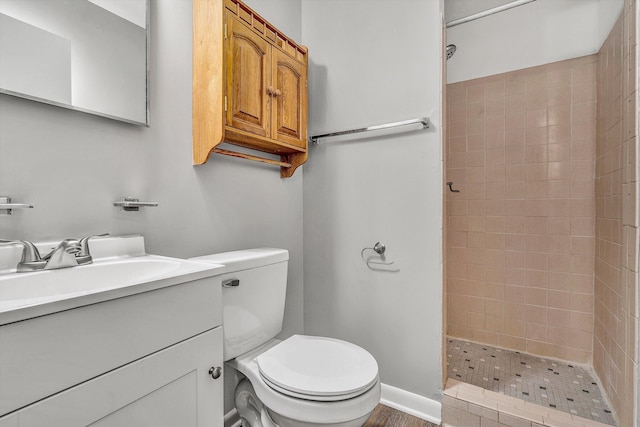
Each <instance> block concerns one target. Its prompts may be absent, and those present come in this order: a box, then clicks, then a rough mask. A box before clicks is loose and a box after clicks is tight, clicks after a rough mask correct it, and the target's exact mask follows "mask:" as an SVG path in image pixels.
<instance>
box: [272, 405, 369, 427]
mask: <svg viewBox="0 0 640 427" xmlns="http://www.w3.org/2000/svg"><path fill="white" fill-rule="evenodd" d="M267 411H268V412H269V415H270V416H271V419H273V421H275V422H276V424H277V425H278V427H362V426H363V425H364V423H366V422H367V420H368V419H369V417H370V416H371V414H373V411H371V412H369V413H368V414H366V415H364V416H362V417H360V418H358V419H355V420H351V421H346V422H343V423H331V424H318V423H307V422H304V421H299V420H292V419H291V418H287V417H285V416H282V415H280V414H277V413H275V412H273V411H271V410H269V409H267Z"/></svg>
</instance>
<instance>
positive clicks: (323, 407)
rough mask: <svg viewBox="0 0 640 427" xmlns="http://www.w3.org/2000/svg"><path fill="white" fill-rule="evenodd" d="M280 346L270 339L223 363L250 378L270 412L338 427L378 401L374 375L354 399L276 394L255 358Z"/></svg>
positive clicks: (365, 412) (367, 411)
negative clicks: (367, 386)
mask: <svg viewBox="0 0 640 427" xmlns="http://www.w3.org/2000/svg"><path fill="white" fill-rule="evenodd" d="M280 343H282V341H278V340H275V339H273V340H270V341H268V342H267V343H265V344H263V345H262V346H260V347H258V348H256V349H253V350H252V351H249V352H247V353H245V354H243V355H241V356H239V357H236V358H235V359H232V360H229V361H227V362H226V363H227V365H229V366H230V367H231V368H233V369H236V370H238V371H239V372H240V373H242V374H243V375H244V376H246V377H247V379H249V381H250V382H251V384H252V385H253V387H254V389H255V393H256V395H257V397H258V398H259V400H260V401H261V402H262V403H263V404H264V405H265V407H266V408H268V410H269V412H270V413H272V414H273V413H276V414H280V415H282V416H285V417H288V418H290V419H292V420H298V421H300V422H308V423H319V424H332V423H335V424H338V423H343V422H345V421H347V420H355V419H359V418H361V417H363V416H366V415H367V414H370V413H371V412H372V411H373V410H374V408H375V407H376V405H377V404H378V403H379V402H380V391H381V390H380V379H379V377H378V376H377V372H376V381H375V383H374V384H373V386H371V387H370V388H369V389H368V390H365V391H363V392H362V393H361V394H359V395H357V396H355V397H352V398H345V399H344V400H336V401H333V402H327V401H320V400H317V398H312V399H309V398H308V397H307V398H298V397H294V396H291V395H286V394H284V393H281V392H279V391H278V390H276V389H275V388H273V387H272V386H270V385H269V384H268V383H267V382H266V381H265V380H264V378H263V377H262V375H261V374H260V369H259V368H258V363H257V360H256V359H257V358H258V357H259V356H260V355H261V354H263V353H265V352H267V351H268V350H269V349H271V348H273V347H275V346H277V345H279V344H280ZM314 425H315V424H314Z"/></svg>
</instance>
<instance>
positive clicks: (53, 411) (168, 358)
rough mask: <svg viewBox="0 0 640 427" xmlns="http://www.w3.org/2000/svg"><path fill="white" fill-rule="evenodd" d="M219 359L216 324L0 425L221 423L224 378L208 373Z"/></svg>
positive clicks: (178, 426) (216, 426)
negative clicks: (214, 376)
mask: <svg viewBox="0 0 640 427" xmlns="http://www.w3.org/2000/svg"><path fill="white" fill-rule="evenodd" d="M222 363H223V360H222V328H221V327H218V328H216V329H213V330H211V331H208V332H205V333H202V334H200V335H198V336H196V337H194V338H191V339H188V340H186V341H183V342H182V343H180V344H176V345H174V346H172V347H169V348H167V349H165V350H162V351H159V352H157V353H154V354H152V355H150V356H147V357H145V358H143V359H140V360H138V361H136V362H133V363H130V364H128V365H125V366H123V367H121V368H119V369H116V370H114V371H111V372H109V373H107V374H104V375H102V376H99V377H97V378H94V379H93V380H90V381H87V382H85V383H83V384H81V385H78V386H76V387H74V388H71V389H69V390H66V391H64V392H61V393H58V394H56V395H54V396H51V397H50V398H48V399H44V400H42V401H40V402H38V403H35V404H33V405H31V406H28V407H26V408H24V409H22V410H19V411H17V412H14V413H13V414H10V415H7V416H5V417H2V418H0V426H2V427H5V426H11V427H14V426H15V427H41V426H47V427H86V426H92V427H222V425H223V418H224V415H223V407H222V399H223V398H222V396H223V395H222V387H223V378H222V377H220V378H218V379H213V378H212V377H211V376H210V375H209V373H208V372H209V369H210V368H211V367H214V366H222ZM34 369H37V367H34ZM46 374H47V373H46V372H43V373H42V375H46Z"/></svg>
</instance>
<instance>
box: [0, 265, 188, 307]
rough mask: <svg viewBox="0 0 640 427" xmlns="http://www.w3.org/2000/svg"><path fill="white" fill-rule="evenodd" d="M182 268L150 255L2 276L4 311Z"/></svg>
mask: <svg viewBox="0 0 640 427" xmlns="http://www.w3.org/2000/svg"><path fill="white" fill-rule="evenodd" d="M148 258H151V259H148ZM178 268H180V263H178V262H176V261H174V260H170V259H153V258H152V257H148V256H147V257H143V258H128V259H127V258H125V259H122V260H117V261H106V262H98V263H95V264H89V265H85V266H80V267H73V268H63V269H59V270H49V271H38V272H33V273H20V274H11V275H7V276H0V311H3V310H6V309H9V308H11V307H14V306H16V305H23V304H29V303H32V304H33V303H37V302H39V301H40V302H41V301H46V300H48V299H50V298H52V297H55V298H69V297H71V296H77V295H86V294H89V293H93V292H99V291H101V290H104V289H113V288H115V287H123V286H128V285H131V284H133V283H139V282H146V281H148V280H150V279H153V278H154V277H160V276H162V275H165V274H167V273H170V272H171V271H174V270H177V269H178Z"/></svg>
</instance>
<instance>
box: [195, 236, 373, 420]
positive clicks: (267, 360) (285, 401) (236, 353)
mask: <svg viewBox="0 0 640 427" xmlns="http://www.w3.org/2000/svg"><path fill="white" fill-rule="evenodd" d="M191 259H192V260H193V261H199V262H209V263H214V264H223V265H225V267H226V269H225V272H224V273H223V274H222V276H221V278H222V309H223V311H222V313H223V314H222V326H223V335H224V350H223V351H224V359H225V362H226V363H227V365H228V366H231V367H233V368H234V369H236V370H237V371H238V372H240V373H241V374H242V375H243V376H244V377H245V378H244V379H242V380H241V381H240V382H239V383H238V385H237V387H236V390H235V393H234V395H235V406H236V409H237V411H238V414H239V415H240V418H241V419H242V422H243V424H242V425H243V427H312V426H323V427H334V426H335V427H360V426H362V425H363V424H364V423H365V422H366V421H367V419H368V418H369V416H370V415H371V413H372V412H373V410H374V408H375V407H376V405H377V404H378V403H379V401H380V379H379V377H378V364H377V362H376V360H375V359H374V357H373V356H372V355H371V354H370V353H369V352H367V351H366V350H364V349H363V348H361V347H359V346H357V345H355V344H352V343H349V342H346V341H342V340H338V339H333V338H326V337H317V336H308V335H294V336H292V337H290V338H287V339H285V340H284V341H280V340H277V339H276V338H275V336H276V335H277V334H278V333H279V332H280V331H281V330H282V320H283V316H284V303H285V296H286V286H287V266H288V261H289V252H288V251H286V250H284V249H271V248H260V249H249V250H242V251H235V252H226V253H220V254H214V255H206V256H200V257H195V258H191Z"/></svg>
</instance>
